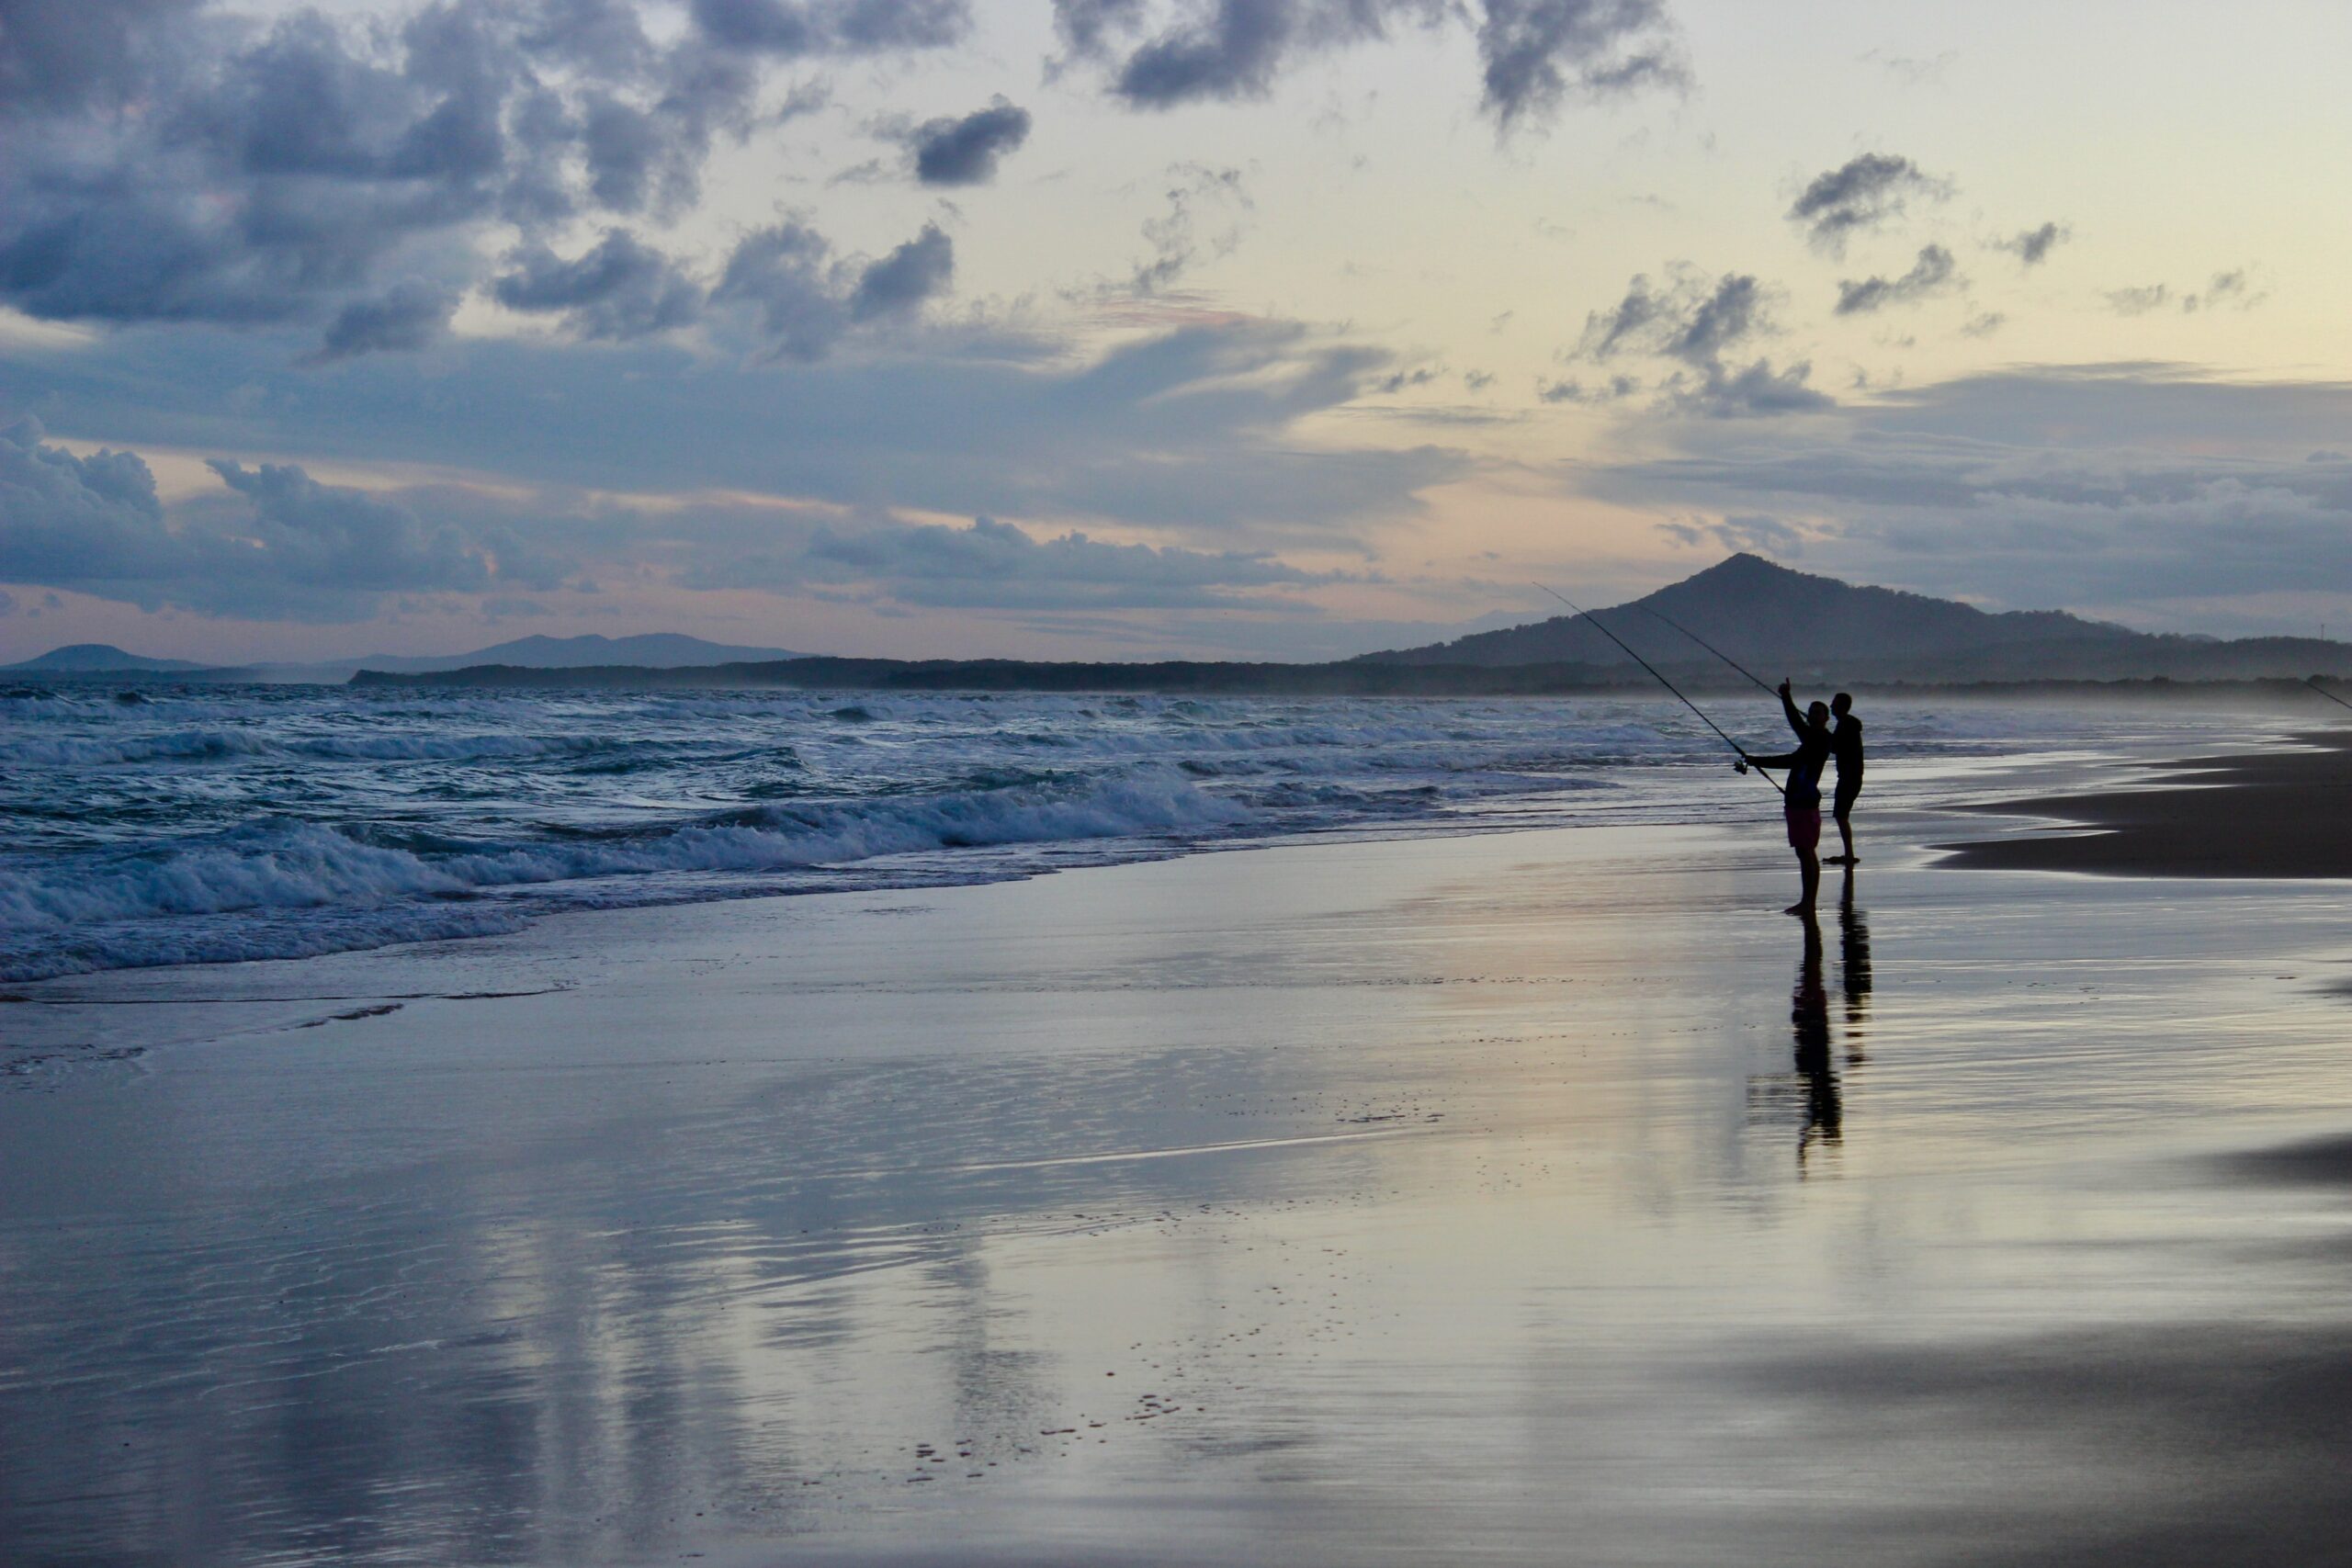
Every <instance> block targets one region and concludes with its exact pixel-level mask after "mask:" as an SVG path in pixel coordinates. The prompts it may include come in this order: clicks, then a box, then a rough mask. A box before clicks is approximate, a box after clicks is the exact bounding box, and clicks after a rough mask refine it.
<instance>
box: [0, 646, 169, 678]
mask: <svg viewBox="0 0 2352 1568" xmlns="http://www.w3.org/2000/svg"><path fill="white" fill-rule="evenodd" d="M211 668H212V666H210V665H209V664H197V663H193V662H191V661H189V660H185V659H146V658H142V657H141V656H140V655H138V654H136V653H126V652H124V651H123V650H122V649H119V648H117V647H115V646H114V645H113V644H112V643H106V642H77V643H74V644H72V645H70V646H68V647H65V648H52V649H50V650H49V651H48V652H47V653H44V654H42V655H41V656H40V658H39V659H28V660H25V661H24V662H23V663H21V664H0V675H107V674H125V675H163V674H176V673H186V672H189V671H199V670H209V669H211Z"/></svg>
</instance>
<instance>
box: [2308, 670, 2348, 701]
mask: <svg viewBox="0 0 2352 1568" xmlns="http://www.w3.org/2000/svg"><path fill="white" fill-rule="evenodd" d="M2303 684H2304V685H2306V686H2309V687H2310V688H2311V689H2312V691H2314V692H2317V693H2318V694H2320V695H2321V696H2323V697H2325V698H2326V699H2327V700H2328V701H2329V702H2332V703H2334V704H2335V705H2336V706H2337V707H2340V708H2352V703H2347V702H2346V701H2345V700H2344V699H2343V698H2342V697H2339V696H2337V695H2336V694H2335V693H2334V692H2331V691H2329V690H2328V689H2327V688H2326V687H2324V686H2323V685H2321V684H2320V683H2319V682H2317V681H2314V680H2312V678H2311V677H2310V676H2308V675H2306V676H2304V677H2303Z"/></svg>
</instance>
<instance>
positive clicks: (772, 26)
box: [693, 0, 972, 59]
mask: <svg viewBox="0 0 2352 1568" xmlns="http://www.w3.org/2000/svg"><path fill="white" fill-rule="evenodd" d="M693 13H694V19H695V26H696V27H697V28H700V29H701V31H702V33H703V34H704V36H706V37H707V38H708V39H710V40H711V41H712V42H713V43H716V44H719V45H721V46H723V47H725V48H728V49H740V50H751V51H756V52H759V53H763V54H774V55H781V56H786V57H788V58H796V59H797V58H800V57H804V56H809V55H822V54H847V55H858V54H886V53H896V52H899V51H917V50H933V49H945V48H947V47H948V46H949V45H951V44H956V43H961V42H962V41H963V40H964V39H965V37H966V36H967V34H968V33H969V32H970V31H971V24H972V18H971V8H970V6H967V4H966V3H965V0H693Z"/></svg>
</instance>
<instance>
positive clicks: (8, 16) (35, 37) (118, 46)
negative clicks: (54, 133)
mask: <svg viewBox="0 0 2352 1568" xmlns="http://www.w3.org/2000/svg"><path fill="white" fill-rule="evenodd" d="M201 4H202V0H8V4H7V6H6V9H5V11H4V12H0V115H10V114H17V113H24V112H28V111H38V110H43V109H47V110H56V109H70V108H78V107H83V106H84V105H85V104H88V103H90V102H92V101H98V102H118V101H119V100H121V99H122V98H124V97H126V96H129V95H130V93H132V92H133V91H135V90H136V89H137V88H138V86H139V85H140V84H141V81H142V80H143V79H144V78H145V77H146V76H147V74H148V73H150V72H151V71H152V70H153V68H154V65H155V60H156V54H157V52H158V51H168V50H169V49H170V48H171V47H172V46H173V45H174V44H175V43H176V42H177V41H178V39H179V35H180V34H181V33H182V31H183V29H184V28H185V24H186V23H187V19H188V18H189V17H192V16H194V14H195V13H196V11H197V10H198V7H199V6H200V5H201Z"/></svg>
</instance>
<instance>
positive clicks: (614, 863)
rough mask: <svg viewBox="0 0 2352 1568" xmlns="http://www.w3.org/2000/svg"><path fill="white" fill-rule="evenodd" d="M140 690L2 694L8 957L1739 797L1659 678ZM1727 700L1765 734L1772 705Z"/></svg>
mask: <svg viewBox="0 0 2352 1568" xmlns="http://www.w3.org/2000/svg"><path fill="white" fill-rule="evenodd" d="M148 696H149V700H147V701H143V702H141V703H136V704H123V703H119V702H117V701H115V700H114V694H113V693H112V692H110V691H105V690H98V691H93V690H90V689H88V688H83V687H63V686H61V687H60V688H59V689H58V690H57V691H56V692H54V693H51V694H26V692H25V690H24V689H22V688H19V689H17V690H16V691H15V692H14V693H13V694H0V827H5V828H6V835H5V837H0V978H8V979H24V978H28V977H32V976H42V975H51V974H59V973H64V972H69V971H74V970H86V969H95V968H106V967H113V966H120V965H128V964H159V963H177V962H194V961H207V960H220V959H231V958H255V957H273V956H296V955H301V954H307V953H322V952H330V951H334V950H335V949H337V948H344V947H354V946H369V945H375V944H379V943H382V942H401V941H411V940H417V939H420V938H424V937H437V936H452V935H468V934H475V933H479V932H482V931H504V930H512V929H514V927H515V925H516V924H517V923H519V922H522V921H526V920H527V919H530V918H532V916H533V914H534V913H535V912H537V911H541V910H545V909H548V908H560V907H565V906H567V905H575V904H580V903H595V904H626V903H631V902H647V901H654V900H668V899H676V898H686V897H692V898H701V897H727V896H729V895H732V894H741V893H744V892H751V891H795V890H815V889H820V888H830V887H839V886H883V885H898V882H899V880H902V879H916V880H924V881H933V882H935V881H955V880H958V879H964V880H969V879H975V878H982V877H994V876H999V875H1004V874H1018V873H1020V872H1023V871H1025V870H1031V869H1036V868H1038V867H1041V866H1045V865H1049V864H1055V865H1058V864H1069V863H1080V862H1084V861H1089V860H1094V861H1100V860H1114V859H1120V858H1126V857H1132V856H1136V855H1152V854H1169V853H1178V852H1183V851H1184V850H1185V849H1187V848H1190V847H1193V846H1195V845H1198V844H1201V843H1204V842H1208V841H1213V840H1222V839H1230V838H1231V837H1233V836H1234V835H1237V834H1250V835H1257V836H1269V835H1291V834H1299V833H1313V832H1317V831H1323V830H1328V829H1358V830H1360V829H1368V828H1376V829H1378V830H1380V831H1384V832H1406V831H1414V830H1418V829H1423V828H1432V827H1433V828H1441V829H1443V828H1450V827H1455V826H1459V825H1461V824H1462V823H1464V822H1475V823H1476V824H1477V825H1479V826H1485V827H1492V826H1508V825H1514V824H1518V823H1524V822H1549V821H1566V820H1576V819H1578V818H1577V812H1579V811H1582V810H1594V809H1604V808H1605V809H1606V810H1607V811H1608V812H1609V813H1610V815H1611V818H1612V819H1623V818H1625V817H1626V816H1627V814H1629V813H1631V814H1634V815H1641V814H1647V815H1648V817H1649V818H1651V819H1657V820H1697V819H1703V818H1707V817H1708V816H1709V815H1711V814H1716V815H1720V814H1722V813H1724V812H1732V813H1737V812H1739V811H1742V810H1747V809H1749V808H1752V807H1753V806H1754V804H1755V803H1754V801H1753V800H1752V799H1751V798H1750V797H1749V796H1748V795H1745V794H1739V793H1736V792H1726V791H1725V790H1724V788H1723V774H1722V768H1723V753H1722V750H1721V743H1720V742H1719V741H1717V740H1716V739H1714V738H1713V736H1711V735H1709V734H1708V733H1706V732H1705V731H1704V730H1703V729H1702V728H1701V727H1700V726H1699V725H1698V724H1697V723H1696V722H1695V721H1693V720H1692V719H1691V717H1690V716H1689V715H1688V714H1687V713H1685V712H1683V711H1682V710H1680V709H1679V708H1677V707H1675V706H1674V705H1671V704H1670V703H1665V702H1659V703H1648V702H1626V701H1623V700H1617V699H1591V700H1584V701H1576V702H1565V701H1561V702H1552V701H1532V700H1517V699H1510V700H1495V701H1475V700H1472V701H1450V702H1449V701H1405V700H1397V701H1370V700H1349V699H1330V700H1320V701H1269V700H1243V699H1234V700H1218V701H1203V700H1195V699H1171V698H1161V697H1151V696H1087V697H1057V696H1031V695H1022V694H970V695H967V694H889V695H888V696H880V695H876V694H870V693H860V694H837V693H808V692H744V693H693V694H680V695H676V696H670V695H662V694H644V693H635V694H597V693H586V694H531V693H497V692H472V693H464V692H461V693H452V694H438V693H429V692H427V693H420V692H383V693H377V692H368V691H359V692H352V691H341V690H331V689H323V688H284V687H280V688H258V687H255V688H220V687H208V688H196V687H187V688H167V687H158V688H155V689H154V690H153V691H152V692H150V693H149V694H148ZM1720 712H1721V716H1723V717H1724V720H1725V722H1726V723H1727V724H1731V725H1732V726H1733V727H1734V728H1735V729H1736V730H1743V731H1744V732H1745V733H1746V734H1747V735H1748V736H1749V737H1750V738H1751V739H1754V740H1755V741H1757V742H1758V743H1759V744H1779V743H1780V739H1781V737H1780V736H1779V735H1778V734H1776V731H1777V730H1778V728H1779V719H1778V716H1777V715H1775V714H1773V713H1772V712H1771V711H1770V709H1769V707H1765V706H1764V705H1747V706H1745V707H1741V708H1737V709H1735V708H1734V707H1732V706H1731V705H1723V706H1722V708H1721V710H1720ZM2082 723H2083V719H2082V716H2080V715H2070V716H2051V715H2050V714H2049V713H2048V712H2047V711H2046V710H2043V711H2041V712H2036V711H2032V710H1994V709H1968V710H1950V709H1918V708H1914V709H1910V710H1905V711H1903V712H1901V713H1900V714H1892V715H1885V716H1881V717H1880V719H1879V722H1877V723H1876V724H1875V726H1874V728H1873V729H1872V732H1871V733H1872V739H1873V744H1874V746H1875V747H1876V748H1877V754H1878V755H1879V756H1881V757H1888V756H1894V757H1901V756H1905V755H1940V754H1944V753H1948V752H1954V751H1961V752H1965V751H1967V750H1971V749H1975V750H1999V749H2001V748H2003V747H2005V746H2008V745H2011V744H2013V743H2014V739H2015V738H2017V737H2019V736H2025V737H2032V736H2036V735H2047V734H2052V733H2055V732H2057V731H2059V730H2062V729H2065V728H2069V727H2072V728H2074V729H2076V730H2079V729H2080V728H2081V725H2082ZM1884 776H1885V775H1883V774H1881V773H1877V772H1875V771H1874V773H1873V778H1874V780H1878V779H1881V778H1883V777H1884ZM1874 787H1880V788H1883V787H1885V786H1884V785H1883V784H1875V785H1874ZM1588 802H1589V803H1591V804H1590V805H1589V806H1588V805H1586V804H1584V803H1588ZM1033 850H1034V852H1032V851H1033Z"/></svg>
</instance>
